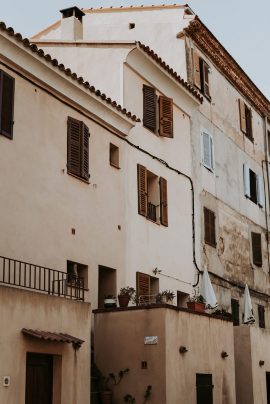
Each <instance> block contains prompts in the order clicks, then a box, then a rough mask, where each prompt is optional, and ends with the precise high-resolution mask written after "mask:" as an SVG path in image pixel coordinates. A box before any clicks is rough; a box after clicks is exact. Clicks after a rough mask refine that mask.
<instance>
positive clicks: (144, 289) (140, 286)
mask: <svg viewBox="0 0 270 404" xmlns="http://www.w3.org/2000/svg"><path fill="white" fill-rule="evenodd" d="M136 289H137V296H138V297H140V296H149V295H150V276H149V275H147V274H143V273H142V272H137V274H136Z"/></svg>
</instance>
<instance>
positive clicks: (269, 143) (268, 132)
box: [267, 130, 270, 156]
mask: <svg viewBox="0 0 270 404" xmlns="http://www.w3.org/2000/svg"><path fill="white" fill-rule="evenodd" d="M267 140H268V156H270V130H268V131H267Z"/></svg>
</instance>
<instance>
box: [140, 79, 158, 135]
mask: <svg viewBox="0 0 270 404" xmlns="http://www.w3.org/2000/svg"><path fill="white" fill-rule="evenodd" d="M156 100H157V98H156V90H155V89H154V88H153V87H150V86H146V85H144V86H143V125H144V126H145V127H146V128H148V129H150V130H151V131H152V132H155V131H156V119H157V105H156V104H157V101H156Z"/></svg>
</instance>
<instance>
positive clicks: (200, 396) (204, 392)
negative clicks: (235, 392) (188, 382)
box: [196, 373, 214, 404]
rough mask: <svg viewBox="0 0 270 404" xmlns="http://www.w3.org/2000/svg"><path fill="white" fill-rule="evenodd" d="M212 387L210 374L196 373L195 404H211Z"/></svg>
mask: <svg viewBox="0 0 270 404" xmlns="http://www.w3.org/2000/svg"><path fill="white" fill-rule="evenodd" d="M213 387H214V386H213V384H212V375H211V374H201V373H197V374H196V390H197V404H213Z"/></svg>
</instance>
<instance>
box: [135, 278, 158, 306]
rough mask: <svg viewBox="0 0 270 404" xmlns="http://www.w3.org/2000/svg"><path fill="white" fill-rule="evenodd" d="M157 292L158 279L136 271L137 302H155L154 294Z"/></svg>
mask: <svg viewBox="0 0 270 404" xmlns="http://www.w3.org/2000/svg"><path fill="white" fill-rule="evenodd" d="M158 292H159V279H158V278H155V277H154V276H150V275H147V274H144V273H142V272H137V273H136V293H137V298H138V303H139V304H151V303H156V295H157V293H158Z"/></svg>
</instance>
